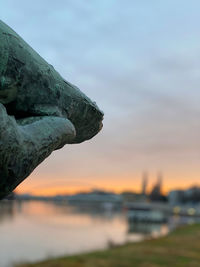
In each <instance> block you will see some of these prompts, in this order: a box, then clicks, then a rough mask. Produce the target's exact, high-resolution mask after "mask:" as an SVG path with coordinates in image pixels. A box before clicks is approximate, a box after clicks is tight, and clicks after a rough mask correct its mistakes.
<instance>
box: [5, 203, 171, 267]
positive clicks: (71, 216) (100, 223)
mask: <svg viewBox="0 0 200 267" xmlns="http://www.w3.org/2000/svg"><path fill="white" fill-rule="evenodd" d="M132 228H133V227H130V225H128V222H127V220H126V216H125V214H123V212H120V211H118V212H116V211H113V210H110V209H109V210H108V209H104V208H102V207H101V208H99V207H96V208H91V207H90V208H88V207H73V206H69V205H67V204H66V203H54V202H44V201H23V202H17V201H16V202H15V201H14V202H6V203H4V202H0V237H1V238H0V267H6V266H12V265H13V263H14V262H21V261H29V262H30V261H38V260H43V259H45V258H48V257H54V256H60V255H72V254H77V253H82V252H88V251H93V250H100V249H105V248H107V247H108V246H109V244H113V243H114V244H122V243H125V242H127V241H129V240H131V241H140V240H142V239H143V238H144V237H145V234H147V233H153V234H154V235H160V234H164V233H166V232H167V231H168V229H167V227H166V226H165V225H149V226H148V229H147V228H146V227H145V231H143V228H142V227H139V228H138V227H135V231H133V230H131V229H132ZM144 232H145V233H144Z"/></svg>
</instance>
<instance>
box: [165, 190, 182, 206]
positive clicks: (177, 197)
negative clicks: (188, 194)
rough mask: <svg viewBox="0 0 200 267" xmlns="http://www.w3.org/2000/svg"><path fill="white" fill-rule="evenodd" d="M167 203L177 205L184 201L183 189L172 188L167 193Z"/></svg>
mask: <svg viewBox="0 0 200 267" xmlns="http://www.w3.org/2000/svg"><path fill="white" fill-rule="evenodd" d="M168 201H169V204H172V205H178V204H181V203H183V202H184V191H183V190H172V191H170V192H169V194H168Z"/></svg>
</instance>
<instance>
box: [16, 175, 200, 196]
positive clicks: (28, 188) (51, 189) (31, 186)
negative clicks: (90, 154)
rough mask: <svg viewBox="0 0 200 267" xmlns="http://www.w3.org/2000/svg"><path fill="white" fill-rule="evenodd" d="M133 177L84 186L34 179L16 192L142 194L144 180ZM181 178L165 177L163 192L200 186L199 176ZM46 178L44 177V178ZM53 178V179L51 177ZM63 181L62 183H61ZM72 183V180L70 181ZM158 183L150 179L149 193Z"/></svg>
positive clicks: (87, 182) (86, 183)
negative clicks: (124, 192)
mask: <svg viewBox="0 0 200 267" xmlns="http://www.w3.org/2000/svg"><path fill="white" fill-rule="evenodd" d="M132 177H133V175H127V176H126V177H123V178H121V179H120V177H118V179H115V180H114V179H113V178H112V177H111V178H110V179H109V178H108V179H105V178H104V179H103V178H102V179H101V177H98V178H96V179H95V184H96V186H95V185H89V181H90V179H83V182H85V185H83V184H75V185H70V183H69V182H68V181H67V179H64V178H63V179H61V180H58V179H56V178H55V179H54V180H53V183H51V182H49V183H46V184H45V183H44V182H43V181H44V180H45V179H42V177H41V179H40V181H42V182H38V179H37V181H34V179H33V177H32V179H30V180H29V179H27V180H25V181H24V182H23V183H22V184H21V185H20V186H19V187H18V188H17V190H16V192H17V193H19V194H25V193H28V194H31V195H36V196H39V195H43V196H53V195H58V194H60V195H64V194H75V193H78V192H88V191H91V190H92V189H100V190H105V191H112V192H115V193H121V192H123V191H133V192H137V193H139V192H141V184H142V179H141V177H140V178H138V179H135V180H133V178H132ZM179 177H180V176H176V177H172V178H171V179H167V178H166V177H164V179H163V187H162V191H163V193H164V194H167V193H168V192H169V191H170V190H173V189H186V188H189V187H191V186H194V185H200V183H198V182H197V181H198V176H197V175H195V174H193V175H192V176H191V177H190V179H188V178H187V177H184V176H183V178H182V179H181V181H180V178H179ZM43 178H44V177H43ZM51 178H52V177H51ZM72 180H73V179H72ZM60 181H61V183H60ZM70 181H71V180H70ZM155 183H156V179H155V178H154V179H153V178H152V179H151V178H150V179H149V185H148V187H147V191H148V192H150V191H151V188H152V186H153V185H154V184H155Z"/></svg>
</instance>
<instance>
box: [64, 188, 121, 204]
mask: <svg viewBox="0 0 200 267" xmlns="http://www.w3.org/2000/svg"><path fill="white" fill-rule="evenodd" d="M67 200H68V201H69V202H70V203H72V202H73V203H75V202H77V203H82V204H84V203H93V204H97V203H103V202H104V203H115V204H120V203H121V202H122V197H121V196H120V195H117V194H114V193H110V192H104V191H101V190H94V191H91V192H89V193H80V194H75V195H72V196H68V198H67Z"/></svg>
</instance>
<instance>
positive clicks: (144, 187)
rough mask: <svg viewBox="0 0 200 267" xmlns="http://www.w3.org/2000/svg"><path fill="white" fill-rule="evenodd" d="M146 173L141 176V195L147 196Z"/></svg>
mask: <svg viewBox="0 0 200 267" xmlns="http://www.w3.org/2000/svg"><path fill="white" fill-rule="evenodd" d="M147 184H148V173H147V172H146V171H145V172H144V173H143V176H142V192H141V193H142V195H146V194H147Z"/></svg>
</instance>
